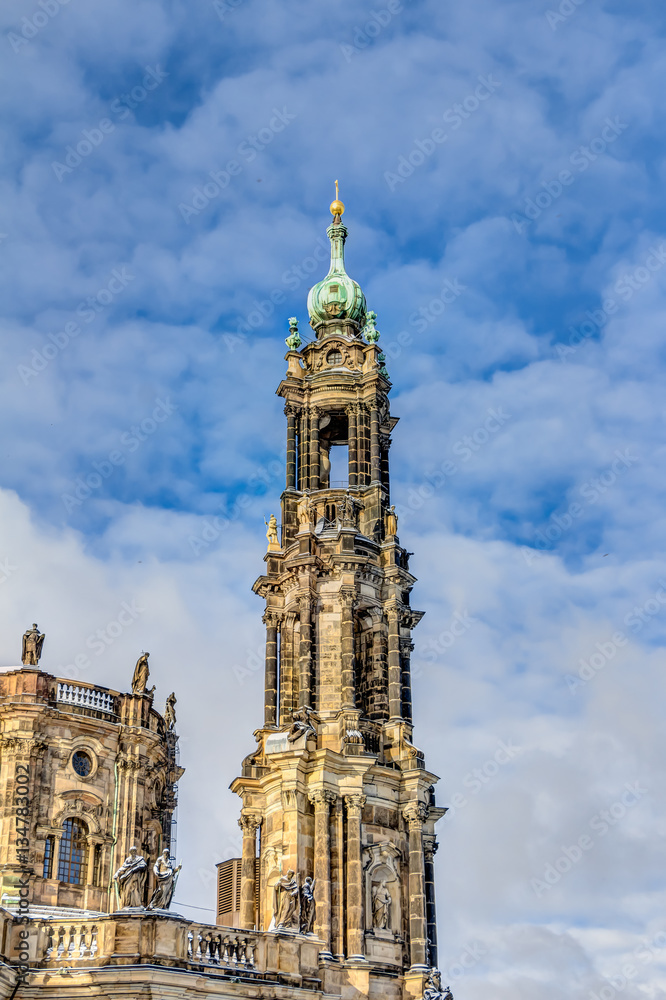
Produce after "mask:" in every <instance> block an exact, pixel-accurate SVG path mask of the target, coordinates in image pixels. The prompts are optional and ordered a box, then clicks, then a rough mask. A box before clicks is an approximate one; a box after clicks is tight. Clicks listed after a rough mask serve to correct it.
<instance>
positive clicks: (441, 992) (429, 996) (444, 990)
mask: <svg viewBox="0 0 666 1000" xmlns="http://www.w3.org/2000/svg"><path fill="white" fill-rule="evenodd" d="M423 1000H453V993H452V992H451V990H450V989H449V987H448V986H442V973H441V972H440V971H439V969H432V970H431V972H430V975H429V976H428V981H427V982H426V987H425V989H424V991H423Z"/></svg>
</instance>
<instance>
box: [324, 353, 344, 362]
mask: <svg viewBox="0 0 666 1000" xmlns="http://www.w3.org/2000/svg"><path fill="white" fill-rule="evenodd" d="M326 360H327V361H328V363H329V365H341V364H342V353H341V352H340V351H329V352H328V354H327V355H326Z"/></svg>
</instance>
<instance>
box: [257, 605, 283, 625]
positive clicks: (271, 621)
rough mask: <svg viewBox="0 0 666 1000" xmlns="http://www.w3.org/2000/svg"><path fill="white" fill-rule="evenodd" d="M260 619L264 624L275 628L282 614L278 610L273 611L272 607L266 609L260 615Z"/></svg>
mask: <svg viewBox="0 0 666 1000" xmlns="http://www.w3.org/2000/svg"><path fill="white" fill-rule="evenodd" d="M261 620H262V622H263V623H264V625H266V626H270V627H272V628H277V627H278V625H279V624H280V622H281V621H282V615H281V614H280V612H279V611H273V609H272V608H271V609H270V610H269V609H267V610H266V611H265V612H264V613H263V615H262V616H261Z"/></svg>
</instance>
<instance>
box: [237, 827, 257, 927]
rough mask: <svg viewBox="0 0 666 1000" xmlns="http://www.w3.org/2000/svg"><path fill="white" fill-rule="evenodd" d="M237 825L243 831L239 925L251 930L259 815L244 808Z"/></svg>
mask: <svg viewBox="0 0 666 1000" xmlns="http://www.w3.org/2000/svg"><path fill="white" fill-rule="evenodd" d="M238 825H239V827H240V828H241V830H242V831H243V856H242V860H241V898H240V925H241V927H242V928H243V929H244V930H253V929H254V925H255V913H254V900H255V892H256V887H255V871H256V857H257V829H258V828H259V826H260V825H261V815H260V814H259V813H255V812H251V811H249V810H248V811H246V810H245V809H244V810H243V811H242V812H241V817H240V819H239V820H238Z"/></svg>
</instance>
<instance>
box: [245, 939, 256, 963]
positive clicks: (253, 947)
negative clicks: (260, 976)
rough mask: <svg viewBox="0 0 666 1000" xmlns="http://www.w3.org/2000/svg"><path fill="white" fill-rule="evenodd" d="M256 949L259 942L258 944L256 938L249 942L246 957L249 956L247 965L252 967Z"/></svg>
mask: <svg viewBox="0 0 666 1000" xmlns="http://www.w3.org/2000/svg"><path fill="white" fill-rule="evenodd" d="M256 947H257V942H256V940H255V939H254V938H251V939H250V940H248V942H247V952H246V955H247V964H248V965H251V966H252V967H254V956H255V950H256Z"/></svg>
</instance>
